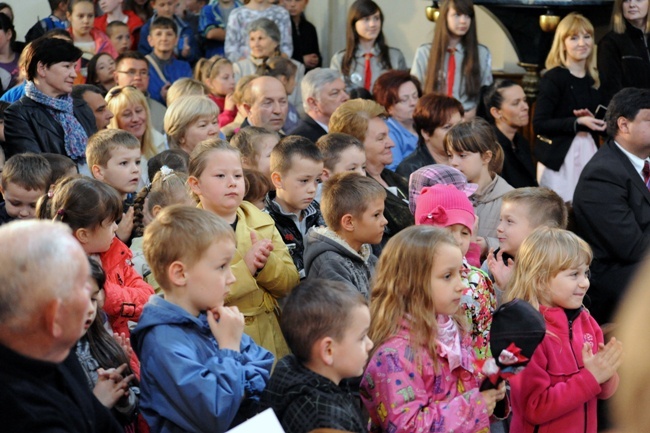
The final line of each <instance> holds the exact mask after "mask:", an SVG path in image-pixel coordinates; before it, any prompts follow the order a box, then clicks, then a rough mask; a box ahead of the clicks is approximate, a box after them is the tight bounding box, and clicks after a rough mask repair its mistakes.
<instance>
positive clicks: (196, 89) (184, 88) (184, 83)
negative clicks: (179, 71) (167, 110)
mask: <svg viewBox="0 0 650 433" xmlns="http://www.w3.org/2000/svg"><path fill="white" fill-rule="evenodd" d="M209 94H210V89H208V86H206V85H205V84H204V83H203V81H200V80H195V79H194V78H189V77H183V78H179V79H178V80H176V81H174V84H172V85H171V86H170V87H169V90H168V91H167V96H166V98H165V102H167V106H168V107H169V106H170V105H172V104H173V103H174V102H176V100H177V99H179V98H182V97H183V96H192V95H198V96H207V95H209Z"/></svg>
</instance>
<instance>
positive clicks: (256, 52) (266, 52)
mask: <svg viewBox="0 0 650 433" xmlns="http://www.w3.org/2000/svg"><path fill="white" fill-rule="evenodd" d="M280 40H281V35H280V30H279V29H278V26H277V25H276V24H275V23H274V22H273V21H271V20H270V19H268V18H259V19H256V20H255V21H253V22H252V23H251V24H250V26H249V27H248V44H249V47H250V56H248V57H247V58H245V59H243V60H239V61H238V62H236V63H234V64H233V65H232V69H233V72H234V74H235V82H237V81H239V79H240V78H241V77H245V76H246V75H253V74H255V73H256V71H257V67H258V66H259V65H260V64H262V63H263V62H265V61H266V60H267V59H269V58H270V57H274V56H280V55H281V53H280ZM291 62H293V64H294V65H296V68H297V71H296V78H295V82H296V83H298V84H299V83H300V82H301V81H302V79H303V77H304V76H305V65H303V64H302V63H300V62H297V61H295V60H293V59H291ZM289 102H290V103H291V104H293V106H294V107H296V108H297V109H298V110H302V96H301V93H300V85H297V86H295V87H294V90H293V92H291V94H290V95H289Z"/></svg>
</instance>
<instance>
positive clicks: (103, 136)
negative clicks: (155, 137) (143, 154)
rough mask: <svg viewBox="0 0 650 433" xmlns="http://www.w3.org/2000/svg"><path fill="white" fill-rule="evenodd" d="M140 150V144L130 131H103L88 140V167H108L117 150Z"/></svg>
mask: <svg viewBox="0 0 650 433" xmlns="http://www.w3.org/2000/svg"><path fill="white" fill-rule="evenodd" d="M120 147H123V148H126V149H140V142H139V141H138V139H137V138H136V137H135V135H133V134H131V133H130V132H128V131H124V130H122V129H102V130H101V131H97V132H96V133H95V134H93V135H92V136H91V137H90V138H89V139H88V144H87V145H86V160H87V162H88V167H91V168H92V166H93V165H98V166H100V167H106V164H108V160H109V159H111V155H112V153H113V151H115V149H118V148H120Z"/></svg>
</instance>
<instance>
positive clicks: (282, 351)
mask: <svg viewBox="0 0 650 433" xmlns="http://www.w3.org/2000/svg"><path fill="white" fill-rule="evenodd" d="M188 183H189V185H190V188H191V189H192V192H193V193H194V194H195V195H196V196H198V198H199V200H200V201H201V204H200V206H201V207H203V208H204V209H206V210H209V211H210V212H213V213H215V214H217V215H219V216H220V217H222V218H223V219H225V220H226V222H227V223H228V224H230V225H231V226H232V228H233V230H234V231H235V237H236V239H237V252H236V254H235V257H234V259H233V261H232V264H231V266H232V270H233V273H234V274H235V276H236V277H237V282H236V283H235V284H234V285H233V286H232V288H231V291H230V296H229V297H228V299H227V304H228V305H234V306H237V307H239V308H240V309H241V310H242V313H244V315H245V316H246V317H247V320H246V328H245V331H246V334H248V335H250V336H251V338H253V340H254V341H256V342H258V343H259V344H260V345H261V346H263V347H264V348H266V349H268V350H270V351H271V352H273V354H274V355H275V356H276V357H277V359H280V358H281V357H283V356H285V355H287V354H288V353H289V349H288V348H287V344H286V342H285V341H284V337H282V331H280V324H279V322H278V316H279V310H280V309H279V305H278V300H279V299H281V298H283V297H284V296H285V295H286V294H287V293H289V292H290V291H291V289H293V288H294V287H295V286H296V285H297V284H298V282H299V277H298V271H297V270H296V266H295V265H294V264H293V261H292V260H291V255H290V254H289V251H288V250H287V247H286V245H285V244H284V242H283V241H282V237H281V236H280V233H278V230H277V229H276V228H275V224H274V223H273V219H272V218H271V217H270V216H269V215H267V214H265V213H264V212H261V211H260V210H259V209H257V208H256V207H255V206H254V205H252V204H251V203H248V202H245V201H243V198H244V194H245V191H244V189H245V182H244V174H243V169H242V166H241V156H240V154H239V151H238V150H237V149H236V148H234V147H232V146H230V145H229V144H228V143H227V142H225V141H223V140H219V139H210V140H206V141H203V142H201V143H199V145H198V146H197V147H196V148H195V149H194V151H193V152H192V155H191V156H190V178H189V180H188ZM161 284H162V283H161Z"/></svg>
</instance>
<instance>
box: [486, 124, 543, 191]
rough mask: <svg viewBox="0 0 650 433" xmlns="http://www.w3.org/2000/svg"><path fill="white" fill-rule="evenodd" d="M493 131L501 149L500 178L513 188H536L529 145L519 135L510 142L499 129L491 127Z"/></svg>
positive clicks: (534, 168)
mask: <svg viewBox="0 0 650 433" xmlns="http://www.w3.org/2000/svg"><path fill="white" fill-rule="evenodd" d="M493 129H494V133H495V134H496V136H497V140H498V141H499V144H500V145H501V148H502V149H503V170H501V173H500V176H501V177H502V178H504V179H505V180H506V182H508V183H509V184H510V185H512V187H513V188H523V187H526V186H538V185H537V177H536V174H535V172H536V167H535V163H534V162H533V156H532V155H531V153H530V143H529V142H528V141H527V140H526V139H525V138H524V137H523V136H522V135H521V134H519V133H516V134H515V137H514V139H513V140H512V141H510V139H509V138H508V137H506V136H505V135H504V134H503V132H501V131H500V130H499V128H497V127H496V126H493Z"/></svg>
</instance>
